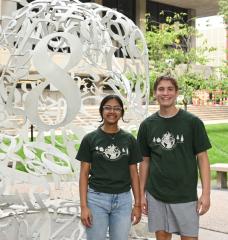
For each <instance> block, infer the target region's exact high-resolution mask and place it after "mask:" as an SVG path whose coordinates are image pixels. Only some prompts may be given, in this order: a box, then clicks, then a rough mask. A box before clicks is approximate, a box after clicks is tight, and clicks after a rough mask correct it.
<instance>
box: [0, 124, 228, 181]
mask: <svg viewBox="0 0 228 240" xmlns="http://www.w3.org/2000/svg"><path fill="white" fill-rule="evenodd" d="M206 129H207V133H208V136H209V139H210V141H211V144H212V148H211V149H209V150H208V155H209V160H210V163H211V164H213V163H228V124H212V125H206ZM133 134H134V135H136V132H133ZM57 138H58V139H57V140H58V142H59V143H63V140H62V136H57ZM74 138H75V136H72V139H74ZM45 141H46V143H51V140H50V137H46V138H45ZM55 147H57V148H58V149H59V150H60V151H62V152H64V153H66V149H65V147H63V146H61V145H59V144H56V146H55ZM78 147H79V146H76V148H77V149H78ZM0 152H1V150H0ZM41 153H42V151H40V150H37V152H36V154H37V156H38V157H40V155H41ZM17 154H18V155H20V156H21V157H22V158H25V156H24V153H23V150H22V149H20V150H19V151H18V152H17ZM56 160H58V159H56ZM17 169H18V170H22V171H25V168H24V166H23V165H22V164H20V163H19V164H18V165H17ZM215 176H216V174H215V172H212V178H213V179H214V178H215Z"/></svg>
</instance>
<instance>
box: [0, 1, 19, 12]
mask: <svg viewBox="0 0 228 240" xmlns="http://www.w3.org/2000/svg"><path fill="white" fill-rule="evenodd" d="M0 10H1V13H0V14H1V16H11V15H12V12H14V11H15V10H17V3H16V2H13V1H8V0H0Z"/></svg>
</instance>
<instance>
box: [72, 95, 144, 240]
mask: <svg viewBox="0 0 228 240" xmlns="http://www.w3.org/2000/svg"><path fill="white" fill-rule="evenodd" d="M99 112H100V115H101V121H102V124H101V126H100V127H99V128H98V129H97V130H95V131H93V132H91V133H89V134H87V135H86V136H85V137H84V138H83V140H82V142H81V145H80V148H79V151H78V154H77V156H76V158H77V159H78V160H79V161H81V170H80V180H79V188H80V204H81V221H82V223H83V225H84V226H85V227H86V234H87V240H105V239H106V234H107V230H108V229H109V236H110V240H127V239H128V234H129V230H130V227H131V223H133V224H137V223H138V222H139V221H140V218H141V202H140V189H139V177H138V171H137V163H138V162H140V161H141V160H142V157H141V154H140V151H139V147H138V145H137V142H136V140H135V138H134V137H133V136H132V135H131V134H129V133H127V132H125V131H124V130H122V129H120V128H119V126H118V121H119V119H120V118H123V115H124V108H123V102H122V100H121V99H120V98H119V97H118V96H117V95H108V96H106V97H105V98H104V99H103V100H102V101H101V104H100V108H99ZM131 187H132V191H133V196H134V204H133V208H132V195H131V192H130V189H131Z"/></svg>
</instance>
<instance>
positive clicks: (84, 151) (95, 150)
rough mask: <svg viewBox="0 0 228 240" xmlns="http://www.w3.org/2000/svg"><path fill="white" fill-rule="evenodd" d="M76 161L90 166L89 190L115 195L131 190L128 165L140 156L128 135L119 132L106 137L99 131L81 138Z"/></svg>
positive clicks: (105, 134) (121, 131) (131, 137)
mask: <svg viewBox="0 0 228 240" xmlns="http://www.w3.org/2000/svg"><path fill="white" fill-rule="evenodd" d="M76 159H78V160H79V161H85V162H89V163H91V170H90V177H89V186H90V187H91V188H92V189H94V190H96V191H98V192H104V193H112V194H117V193H122V192H127V191H129V190H130V188H131V178H130V171H129V165H130V164H136V163H138V162H140V161H142V156H141V153H140V150H139V146H138V144H137V141H136V139H135V138H134V137H133V136H132V135H131V134H130V133H127V132H125V131H124V130H122V129H120V131H119V132H117V133H115V134H109V133H105V132H104V131H103V130H102V129H101V128H98V129H97V130H95V131H93V132H91V133H89V134H87V135H86V136H85V137H84V138H83V140H82V142H81V145H80V148H79V151H78V154H77V156H76Z"/></svg>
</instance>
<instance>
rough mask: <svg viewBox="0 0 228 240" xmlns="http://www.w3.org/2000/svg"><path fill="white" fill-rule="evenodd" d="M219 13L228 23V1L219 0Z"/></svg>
mask: <svg viewBox="0 0 228 240" xmlns="http://www.w3.org/2000/svg"><path fill="white" fill-rule="evenodd" d="M218 3H219V14H221V15H223V18H224V22H225V23H226V24H227V25H228V1H227V0H219V2H218Z"/></svg>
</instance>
